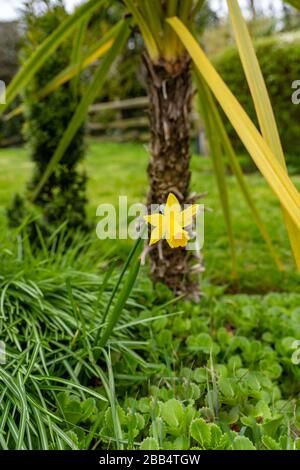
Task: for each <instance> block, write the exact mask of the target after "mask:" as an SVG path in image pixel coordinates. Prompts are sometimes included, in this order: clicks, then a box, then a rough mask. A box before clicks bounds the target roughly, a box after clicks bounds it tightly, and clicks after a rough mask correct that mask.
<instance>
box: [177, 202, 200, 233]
mask: <svg viewBox="0 0 300 470" xmlns="http://www.w3.org/2000/svg"><path fill="white" fill-rule="evenodd" d="M199 207H200V206H199V204H193V205H191V206H189V207H188V208H187V209H185V210H184V211H182V212H181V218H182V227H187V226H188V225H192V223H193V217H194V216H195V215H196V214H197V212H198V210H199Z"/></svg>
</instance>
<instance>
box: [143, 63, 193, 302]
mask: <svg viewBox="0 0 300 470" xmlns="http://www.w3.org/2000/svg"><path fill="white" fill-rule="evenodd" d="M144 62H145V66H146V72H147V88H148V96H149V99H150V130H151V142H150V155H151V157H150V163H149V167H148V175H149V180H150V181H149V182H150V190H149V193H148V206H149V207H150V205H152V204H164V203H165V202H166V200H167V197H168V195H169V193H171V192H172V193H173V194H175V196H176V197H177V198H178V200H179V201H180V203H181V204H185V203H188V202H189V183H190V177H191V174H190V169H189V165H190V148H189V143H190V142H189V141H190V113H191V103H192V95H193V88H192V80H191V72H190V66H189V60H188V59H187V58H185V59H182V60H181V61H180V62H178V63H177V64H169V63H164V62H161V63H160V64H153V63H152V62H151V60H150V59H149V57H147V56H145V61H144ZM150 258H151V271H152V277H153V280H154V281H158V282H162V283H164V284H166V285H167V286H168V287H170V288H171V289H172V290H174V291H175V292H176V293H177V294H188V295H190V296H193V297H196V298H197V297H199V274H198V275H196V274H195V272H193V269H192V264H193V259H195V257H194V253H192V252H191V251H187V250H186V249H185V248H176V249H171V248H170V247H169V246H168V244H167V242H166V241H163V242H160V243H159V244H158V245H155V246H154V249H152V250H151V251H150ZM198 262H199V260H198Z"/></svg>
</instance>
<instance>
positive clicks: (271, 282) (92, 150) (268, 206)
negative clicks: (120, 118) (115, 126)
mask: <svg viewBox="0 0 300 470" xmlns="http://www.w3.org/2000/svg"><path fill="white" fill-rule="evenodd" d="M147 163H148V154H147V149H146V147H143V146H142V145H140V144H114V143H98V142H95V141H92V142H90V143H89V144H88V152H87V158H86V161H85V162H84V164H83V167H84V168H85V170H86V171H87V173H88V176H89V183H88V198H89V206H88V214H89V217H90V219H91V220H92V222H93V224H94V226H95V227H96V224H97V218H96V208H97V206H98V205H99V204H101V203H113V204H115V205H118V197H119V196H120V195H123V196H127V197H128V203H129V204H131V203H136V202H144V201H145V198H146V193H147V173H146V170H147ZM192 170H193V177H192V184H191V190H192V191H195V192H208V196H207V197H206V199H205V201H204V202H205V204H206V206H207V207H209V208H211V209H212V211H211V212H206V216H205V245H204V250H203V255H204V260H205V266H206V273H205V274H204V278H205V279H206V280H210V281H213V282H214V283H217V284H227V285H228V289H229V290H231V291H232V292H238V291H244V292H249V293H256V292H269V291H272V290H279V291H280V290H281V291H298V290H299V282H298V277H297V276H296V275H295V269H294V264H293V260H292V257H291V253H290V249H289V244H288V240H287V235H286V230H285V228H284V225H283V221H282V215H281V211H280V209H279V204H278V202H277V200H276V198H275V196H274V195H273V194H272V192H271V191H270V189H269V188H268V187H267V185H266V183H265V182H264V180H263V178H262V177H261V176H260V175H259V174H258V173H252V174H250V175H247V177H246V178H247V182H248V185H249V187H250V188H251V190H252V193H253V197H254V199H255V201H256V204H257V206H258V208H259V210H260V213H261V215H262V217H263V219H264V220H265V223H266V225H267V227H268V229H269V232H270V234H271V237H272V239H273V241H274V245H275V247H276V249H277V250H278V253H279V255H280V256H281V258H282V260H283V262H284V265H285V268H286V270H285V272H284V273H279V272H278V271H277V270H276V268H275V265H274V262H273V259H272V258H271V256H270V254H269V252H268V250H267V248H266V246H265V244H264V242H263V240H262V238H261V235H260V233H259V231H258V229H257V227H256V225H255V223H254V221H253V218H252V216H251V213H250V211H249V209H248V208H247V206H246V204H245V202H244V199H243V197H242V195H241V192H240V190H239V188H238V186H237V183H236V181H235V179H234V178H233V177H232V176H231V175H228V178H227V180H228V186H229V191H230V200H231V205H232V214H233V224H234V232H235V236H236V248H237V254H238V268H239V279H238V280H233V279H231V261H230V253H229V249H228V242H227V236H226V230H225V225H224V220H223V216H222V210H221V206H220V201H219V195H218V189H217V187H216V183H215V179H214V175H213V172H212V167H211V163H210V160H209V159H208V158H202V157H197V156H194V157H193V160H192ZM30 171H31V163H30V162H29V161H28V157H27V152H26V149H3V150H1V151H0V188H1V189H0V222H1V224H5V216H4V214H5V207H6V206H7V205H8V204H9V201H10V199H11V198H12V196H13V194H14V193H15V192H16V191H21V192H22V191H24V188H25V184H26V180H28V178H29V175H30ZM293 179H294V181H295V183H296V185H297V186H298V187H300V177H299V176H294V177H293ZM100 243H101V242H100V241H99V242H98V244H100ZM131 244H132V242H128V241H123V240H117V241H115V240H114V241H112V242H109V243H106V244H105V246H107V249H113V250H115V252H116V253H117V254H118V255H119V256H121V257H123V258H125V257H126V255H127V253H128V251H129V249H130V246H131ZM262 279H263V282H262Z"/></svg>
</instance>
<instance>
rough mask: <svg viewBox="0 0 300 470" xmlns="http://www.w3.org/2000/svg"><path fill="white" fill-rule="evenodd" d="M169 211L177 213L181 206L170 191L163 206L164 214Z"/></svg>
mask: <svg viewBox="0 0 300 470" xmlns="http://www.w3.org/2000/svg"><path fill="white" fill-rule="evenodd" d="M170 212H174V213H175V214H178V213H179V212H181V206H180V204H179V201H178V199H177V197H176V196H174V194H172V193H170V194H169V196H168V199H167V203H166V207H165V216H167V215H168V214H169V213H170Z"/></svg>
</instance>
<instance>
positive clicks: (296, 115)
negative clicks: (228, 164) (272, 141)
mask: <svg viewBox="0 0 300 470" xmlns="http://www.w3.org/2000/svg"><path fill="white" fill-rule="evenodd" d="M288 38H289V36H288V35H286V36H278V37H276V38H268V39H261V40H259V41H257V42H256V53H257V57H258V60H259V63H260V66H261V68H262V72H263V75H264V78H265V81H266V84H267V87H268V91H269V94H270V97H271V101H272V106H273V109H274V112H275V117H276V120H277V124H278V127H279V132H280V136H281V139H282V143H283V147H284V151H285V153H286V154H287V155H288V157H287V160H288V163H289V164H290V165H292V166H294V167H296V169H297V171H300V156H299V148H300V134H299V121H300V105H299V106H297V105H294V104H293V103H292V101H291V96H292V92H293V91H294V90H292V83H293V82H294V81H295V80H299V79H300V61H299V57H300V40H294V38H292V37H291V41H289V39H288ZM215 65H216V67H217V69H218V71H219V72H220V74H221V75H222V77H223V79H224V80H225V82H226V83H227V84H228V86H229V87H230V89H231V91H232V92H233V93H234V95H235V96H236V97H237V98H238V100H239V101H240V103H241V104H242V106H243V107H244V108H245V109H246V111H247V112H248V114H249V115H250V117H251V119H253V120H254V122H255V123H256V124H257V118H256V114H255V110H254V106H253V102H252V99H251V95H250V92H249V88H248V84H247V81H246V79H245V75H244V72H243V69H242V65H241V62H240V59H239V56H238V52H237V49H236V48H235V47H231V48H229V49H227V50H226V51H225V52H224V53H222V54H221V55H219V56H217V57H216V58H215ZM227 129H228V131H229V133H230V137H231V139H232V142H233V143H234V145H235V148H236V149H237V151H239V152H241V151H244V148H243V146H242V144H241V142H240V140H239V138H238V136H237V134H236V133H235V131H234V130H233V128H232V126H231V125H230V124H229V123H228V122H227Z"/></svg>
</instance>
